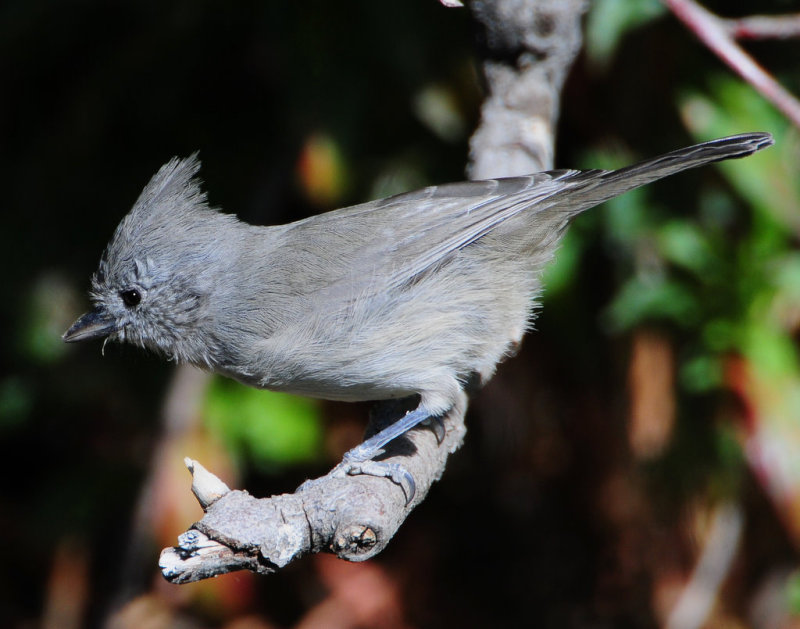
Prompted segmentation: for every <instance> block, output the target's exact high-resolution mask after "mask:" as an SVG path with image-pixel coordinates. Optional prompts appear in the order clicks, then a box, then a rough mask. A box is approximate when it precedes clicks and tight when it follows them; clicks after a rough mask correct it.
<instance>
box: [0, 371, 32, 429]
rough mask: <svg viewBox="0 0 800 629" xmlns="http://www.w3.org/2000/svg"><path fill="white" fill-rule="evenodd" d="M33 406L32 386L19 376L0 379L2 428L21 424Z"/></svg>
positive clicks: (0, 421) (0, 427) (0, 425)
mask: <svg viewBox="0 0 800 629" xmlns="http://www.w3.org/2000/svg"><path fill="white" fill-rule="evenodd" d="M32 408H33V395H32V392H31V390H30V387H29V386H28V385H27V384H26V383H25V382H24V381H23V380H22V379H21V378H19V377H16V376H9V377H7V378H4V379H3V380H2V381H0V429H2V428H9V427H12V426H16V425H18V424H21V423H22V422H23V421H25V419H27V417H28V414H29V413H30V412H31V409H32Z"/></svg>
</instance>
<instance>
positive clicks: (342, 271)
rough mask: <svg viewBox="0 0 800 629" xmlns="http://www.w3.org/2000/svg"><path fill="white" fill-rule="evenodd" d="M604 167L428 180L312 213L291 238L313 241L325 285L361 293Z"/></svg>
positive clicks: (409, 276)
mask: <svg viewBox="0 0 800 629" xmlns="http://www.w3.org/2000/svg"><path fill="white" fill-rule="evenodd" d="M602 172H604V171H576V170H556V171H549V172H542V173H536V174H533V175H528V176H524V177H512V178H506V179H495V180H485V181H468V182H462V183H452V184H445V185H441V186H431V187H428V188H424V189H422V190H417V191H414V192H408V193H404V194H399V195H395V196H392V197H388V198H386V199H380V200H378V201H372V202H370V203H365V204H362V205H357V206H353V207H350V208H344V209H341V210H336V211H334V212H328V213H327V214H322V215H319V216H315V217H312V218H311V219H308V220H307V221H302V222H301V223H299V224H296V225H297V227H298V229H300V230H301V231H302V232H303V234H302V235H301V234H297V236H298V237H297V238H293V241H295V242H304V243H306V245H308V246H309V248H308V249H305V247H304V249H305V251H304V254H306V256H308V254H309V253H312V251H311V248H312V247H313V253H314V254H315V255H316V256H318V257H320V256H321V257H322V258H323V260H324V261H323V262H321V264H322V265H324V266H325V267H326V270H329V274H328V279H329V280H330V281H328V282H323V284H325V288H327V289H328V290H332V291H333V290H338V291H342V290H344V289H343V287H344V286H347V287H348V291H345V292H349V291H352V292H353V293H358V294H361V295H363V293H364V291H367V292H373V291H379V290H387V289H390V288H392V287H396V286H399V285H402V284H404V283H406V282H408V281H411V280H413V279H414V278H415V277H416V276H418V275H419V274H420V273H423V272H425V271H426V270H428V269H430V268H431V267H433V266H435V265H436V264H438V263H439V262H441V261H442V260H444V259H446V258H447V257H448V256H449V255H451V254H452V253H453V252H455V251H458V250H460V249H462V248H464V247H466V246H468V245H470V244H471V243H473V242H475V241H476V240H478V239H480V238H481V237H482V236H484V235H485V234H487V233H488V232H489V231H491V230H492V229H495V228H496V227H497V226H498V225H500V224H501V223H503V222H504V221H506V220H508V219H509V218H510V217H512V216H514V215H516V214H518V213H520V212H522V211H525V210H529V211H532V212H538V211H540V210H542V209H545V208H548V207H550V206H551V205H552V203H550V202H549V200H552V199H554V198H555V197H556V195H557V193H558V192H561V191H563V190H564V188H565V187H570V186H574V185H579V184H580V183H581V182H586V181H588V180H590V179H592V178H593V177H596V176H597V174H599V173H602ZM564 220H566V219H564ZM314 243H317V244H314ZM321 243H325V245H324V247H323V245H322V244H321ZM305 259H306V260H308V257H306V258H305ZM306 277H307V275H306ZM308 288H309V289H311V288H312V287H311V286H308ZM318 288H322V286H319V287H318ZM343 296H344V295H343Z"/></svg>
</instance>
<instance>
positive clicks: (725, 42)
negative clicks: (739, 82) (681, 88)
mask: <svg viewBox="0 0 800 629" xmlns="http://www.w3.org/2000/svg"><path fill="white" fill-rule="evenodd" d="M663 2H664V4H666V5H667V6H668V7H669V8H670V10H671V11H672V12H673V13H674V14H675V15H676V17H678V19H680V20H681V21H682V22H683V23H684V24H686V25H687V26H688V27H689V28H690V29H691V30H692V31H693V32H694V33H695V35H697V36H698V37H699V38H700V39H701V40H702V42H703V43H704V44H705V45H706V46H708V47H709V48H710V49H711V50H713V51H714V52H715V53H716V54H717V56H718V57H719V58H720V59H722V60H723V61H724V62H725V63H727V64H728V65H729V66H730V67H731V68H733V70H735V71H736V72H737V73H738V74H739V75H740V76H741V77H742V78H743V79H744V80H745V81H747V82H748V83H750V84H751V85H752V86H753V87H755V88H756V89H757V90H758V91H759V92H760V93H761V94H762V95H763V96H764V98H766V99H768V100H769V101H771V102H772V104H774V105H775V106H776V107H777V108H778V109H779V110H780V111H781V112H783V114H784V115H785V116H786V117H787V118H789V120H791V121H792V123H793V124H794V125H795V126H797V127H800V101H798V100H797V99H796V98H795V97H794V96H793V95H792V94H791V93H790V92H788V91H787V90H786V89H784V88H783V86H782V85H781V84H780V83H778V82H777V81H776V80H775V79H774V78H772V76H771V75H770V74H769V73H768V72H767V71H766V70H764V68H762V67H761V66H760V65H758V64H757V63H756V62H755V61H754V60H753V58H752V57H750V55H748V54H747V53H746V52H745V51H744V50H743V49H742V48H741V46H739V45H738V44H737V43H736V42H735V41H734V40H733V36H732V32H731V31H732V29H731V28H730V27H729V25H728V24H727V23H726V22H725V21H724V20H722V19H720V18H719V17H717V16H716V15H714V14H713V13H710V12H709V11H707V10H706V9H704V8H703V7H701V6H700V5H698V4H697V3H696V2H694V0H663Z"/></svg>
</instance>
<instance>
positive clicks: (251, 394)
mask: <svg viewBox="0 0 800 629" xmlns="http://www.w3.org/2000/svg"><path fill="white" fill-rule="evenodd" d="M319 419H320V418H319V404H318V403H317V402H316V401H315V400H310V399H307V398H301V397H297V396H293V395H288V394H286V393H276V392H274V391H262V390H258V389H253V388H250V387H246V386H244V385H242V384H239V383H238V382H235V381H233V380H228V379H226V378H214V380H213V381H212V384H211V386H210V387H209V391H208V397H207V400H206V407H205V420H206V423H207V425H208V426H209V428H210V429H211V430H213V431H214V432H215V433H216V434H218V435H220V437H221V438H222V440H223V441H224V442H225V443H227V444H228V446H229V447H230V448H232V450H233V451H234V454H236V455H237V456H239V457H242V456H244V455H249V456H251V457H252V458H253V459H254V460H255V461H256V462H258V463H273V464H274V463H278V464H289V463H296V462H300V461H308V460H312V459H314V458H315V457H316V456H317V454H318V452H319V449H320V444H321V442H322V428H321V426H320V421H319Z"/></svg>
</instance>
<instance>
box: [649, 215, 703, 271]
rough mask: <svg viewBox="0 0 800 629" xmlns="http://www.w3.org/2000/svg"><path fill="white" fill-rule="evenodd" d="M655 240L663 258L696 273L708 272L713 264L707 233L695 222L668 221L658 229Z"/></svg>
mask: <svg viewBox="0 0 800 629" xmlns="http://www.w3.org/2000/svg"><path fill="white" fill-rule="evenodd" d="M657 240H658V245H659V250H660V253H661V255H662V256H664V258H666V259H667V260H669V261H670V262H672V263H673V264H676V265H678V266H681V267H683V268H685V269H688V270H689V271H692V272H693V273H695V274H697V275H700V276H702V275H703V274H705V273H708V272H709V271H710V269H711V267H712V266H713V265H714V262H715V260H714V254H713V252H712V248H711V244H710V243H709V240H708V235H707V234H706V233H705V232H704V231H703V230H702V229H701V228H700V227H699V226H698V225H697V224H696V223H692V222H689V221H677V220H675V221H670V222H668V223H667V224H666V225H663V226H662V227H661V228H660V229H659V230H658V237H657Z"/></svg>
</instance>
